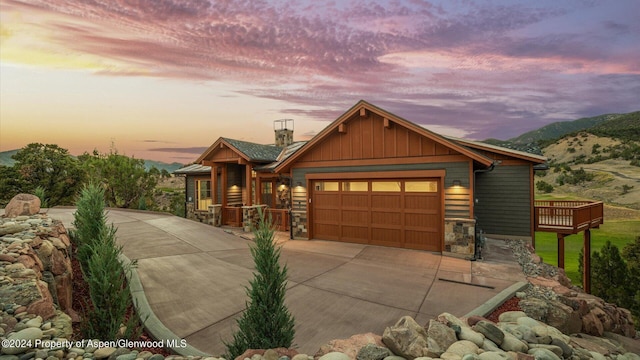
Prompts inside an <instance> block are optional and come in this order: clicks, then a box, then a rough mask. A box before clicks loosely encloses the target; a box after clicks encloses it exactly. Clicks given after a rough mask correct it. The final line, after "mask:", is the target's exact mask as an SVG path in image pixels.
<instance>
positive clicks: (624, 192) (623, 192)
mask: <svg viewBox="0 0 640 360" xmlns="http://www.w3.org/2000/svg"><path fill="white" fill-rule="evenodd" d="M633 188H634V187H633V186H630V185H627V184H624V185H622V193H620V195H624V194H626V193H628V192H629V190H631V189H633Z"/></svg>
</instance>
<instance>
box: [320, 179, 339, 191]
mask: <svg viewBox="0 0 640 360" xmlns="http://www.w3.org/2000/svg"><path fill="white" fill-rule="evenodd" d="M339 188H340V183H339V182H337V181H316V182H315V189H316V191H338V189H339Z"/></svg>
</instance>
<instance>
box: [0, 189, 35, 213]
mask: <svg viewBox="0 0 640 360" xmlns="http://www.w3.org/2000/svg"><path fill="white" fill-rule="evenodd" d="M39 212H40V199H39V198H38V197H37V196H35V195H31V194H18V195H16V196H14V197H13V198H12V199H11V201H9V203H8V204H7V206H6V207H5V208H4V216H6V217H8V218H14V217H18V216H22V215H27V216H30V215H35V214H37V213H39Z"/></svg>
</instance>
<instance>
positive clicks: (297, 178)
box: [293, 162, 470, 218]
mask: <svg viewBox="0 0 640 360" xmlns="http://www.w3.org/2000/svg"><path fill="white" fill-rule="evenodd" d="M406 170H446V174H445V179H444V188H445V217H447V218H469V215H470V209H469V191H468V189H469V184H470V181H469V163H468V162H452V163H423V164H408V165H367V166H348V167H338V166H332V167H323V168H297V169H293V183H294V184H297V183H298V182H299V183H301V184H302V185H303V186H305V185H306V179H305V176H306V174H313V173H347V172H383V171H406ZM454 180H459V181H460V183H461V186H462V187H464V188H466V189H463V190H462V191H457V192H456V193H455V194H453V193H452V192H451V191H450V189H449V188H450V187H451V186H453V181H454ZM299 205H300V207H299V208H296V210H305V209H306V204H299ZM303 206H304V207H303Z"/></svg>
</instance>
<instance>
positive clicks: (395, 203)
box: [371, 193, 401, 210]
mask: <svg viewBox="0 0 640 360" xmlns="http://www.w3.org/2000/svg"><path fill="white" fill-rule="evenodd" d="M400 201H401V200H400V193H392V194H389V195H383V194H372V195H371V207H372V208H373V209H389V210H391V209H399V208H400V205H401V202H400Z"/></svg>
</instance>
